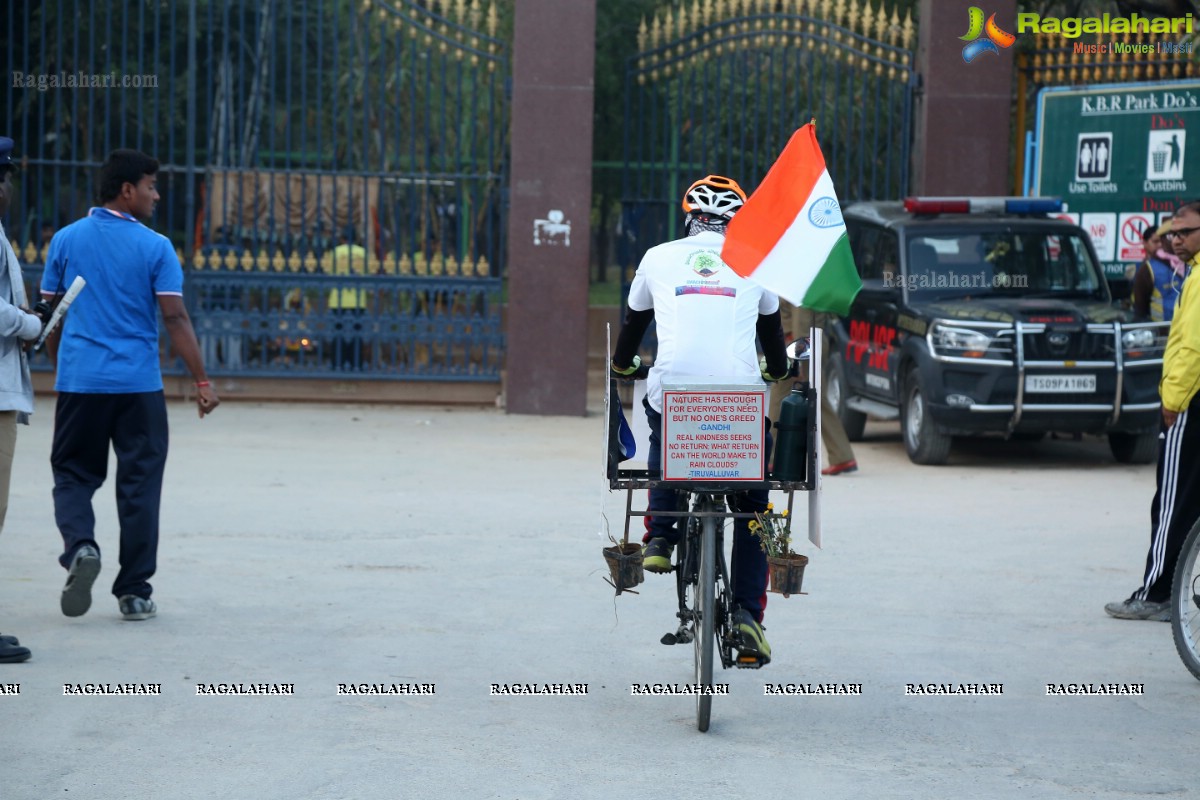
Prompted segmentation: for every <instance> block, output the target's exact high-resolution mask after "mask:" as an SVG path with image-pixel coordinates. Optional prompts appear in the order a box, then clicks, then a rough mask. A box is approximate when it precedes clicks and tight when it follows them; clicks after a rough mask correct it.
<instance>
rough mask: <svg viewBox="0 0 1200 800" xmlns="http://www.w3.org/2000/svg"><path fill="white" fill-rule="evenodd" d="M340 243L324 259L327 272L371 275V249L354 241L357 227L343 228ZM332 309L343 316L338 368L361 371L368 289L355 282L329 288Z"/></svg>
mask: <svg viewBox="0 0 1200 800" xmlns="http://www.w3.org/2000/svg"><path fill="white" fill-rule="evenodd" d="M340 242H341V243H340V244H338V246H337V247H335V248H333V249H332V250H330V251H329V252H328V253H326V254H325V257H324V258H323V259H321V269H322V270H323V271H324V272H325V274H326V275H337V276H340V277H347V276H353V277H360V276H364V275H366V274H367V251H366V249H365V248H363V247H362V246H360V245H357V244H355V243H354V228H346V229H345V230H344V231H342V235H341V239H340ZM329 310H330V311H331V312H332V313H333V314H334V316H335V317H339V319H338V322H337V324H336V325H335V326H334V327H335V329H336V330H337V332H338V337H337V339H336V340H335V342H334V351H333V366H334V369H343V370H347V371H354V370H358V369H359V368H360V367H361V365H362V357H363V356H362V349H363V347H362V346H363V337H362V326H363V320H362V317H364V316H365V315H366V313H367V292H366V290H365V289H362V288H359V287H358V286H357V285H355V284H354V282H352V281H346V282H345V283H343V284H339V285H338V286H335V287H334V288H332V289H330V290H329Z"/></svg>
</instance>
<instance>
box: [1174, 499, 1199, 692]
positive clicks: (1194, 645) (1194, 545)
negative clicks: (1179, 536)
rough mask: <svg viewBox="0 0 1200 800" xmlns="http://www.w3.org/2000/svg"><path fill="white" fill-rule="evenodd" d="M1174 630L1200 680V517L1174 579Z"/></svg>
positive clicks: (1183, 656)
mask: <svg viewBox="0 0 1200 800" xmlns="http://www.w3.org/2000/svg"><path fill="white" fill-rule="evenodd" d="M1171 633H1172V634H1174V637H1175V649H1176V650H1177V651H1179V657H1180V658H1181V659H1182V660H1183V664H1184V666H1186V667H1187V668H1188V670H1189V671H1190V672H1191V673H1192V675H1193V676H1194V677H1195V678H1196V679H1197V680H1200V520H1197V522H1196V524H1195V525H1193V526H1192V530H1191V531H1190V532H1189V533H1188V535H1187V538H1186V539H1184V541H1183V549H1181V550H1180V551H1179V561H1177V562H1176V563H1175V576H1174V578H1173V579H1172V580H1171Z"/></svg>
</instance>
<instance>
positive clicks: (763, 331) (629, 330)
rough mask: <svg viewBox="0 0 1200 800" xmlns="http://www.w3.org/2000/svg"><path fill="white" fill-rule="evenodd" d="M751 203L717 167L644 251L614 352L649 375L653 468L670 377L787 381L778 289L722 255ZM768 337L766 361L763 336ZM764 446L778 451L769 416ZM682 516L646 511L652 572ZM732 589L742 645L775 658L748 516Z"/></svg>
mask: <svg viewBox="0 0 1200 800" xmlns="http://www.w3.org/2000/svg"><path fill="white" fill-rule="evenodd" d="M745 202H746V193H745V192H743V191H742V188H741V187H740V186H738V184H737V182H736V181H733V180H731V179H729V178H724V177H721V176H719V175H709V176H707V177H705V178H701V179H700V180H698V181H696V182H695V183H693V184H692V185H691V186H690V187H689V188H688V190H687V192H685V193H684V197H683V204H682V205H683V211H684V213H685V214H686V215H687V216H686V218H685V222H684V227H685V229H686V231H687V235H686V236H685V237H684V238H682V239H677V240H675V241H671V242H666V243H665V244H660V245H658V246H657V247H652V248H651V249H650V250H648V251H647V252H646V255H645V256H644V257H643V258H642V262H641V264H640V265H639V266H638V270H637V274H636V275H635V276H634V279H633V284H632V285H631V286H630V289H629V308H628V312H627V314H626V317H625V324H624V326H623V327H622V329H621V334H620V336H619V337H618V339H617V345H616V348H615V351H614V353H613V363H612V370H613V372H614V373H615V374H616V375H618V376H619V377H623V378H630V377H641V376H643V375H646V376H647V379H648V384H647V396H646V400H645V408H646V419H647V421H648V422H649V425H650V451H649V454H648V459H647V460H648V464H647V466H648V469H649V470H650V472H651V474H655V473H658V472H659V471H660V468H661V462H662V443H661V431H662V387H663V382H664V380H666V381H667V382H669V381H670V380H671V377H672V376H690V377H703V376H712V377H720V378H728V379H730V380H731V381H734V382H738V383H754V382H761V381H764V380H767V381H776V380H782V379H783V378H784V377H786V375H787V370H788V363H787V353H786V350H785V346H784V338H783V326H782V324H781V320H780V314H779V298H777V297H776V296H775V295H774V294H772V293H771V292H768V291H766V290H765V289H763V288H762V287H761V286H758V285H757V284H755V283H752V282H750V281H748V280H746V279H745V278H743V277H741V276H740V275H738V274H737V273H735V272H734V271H733V270H732V269H730V268H729V267H728V266H726V265H725V263H724V262H723V261H722V260H721V246H722V245H723V244H724V241H725V226H726V225H727V224H728V222H729V220H730V219H731V218H732V217H733V215H734V214H735V213H736V212H737V210H738V209H739V208H741V206H742V204H744V203H745ZM652 321H653V322H654V323H655V324H656V326H657V332H658V355H657V356H656V358H655V362H654V366H653V367H651V368H649V369H648V370H647V369H646V367H644V366H643V365H642V364H641V360H640V358H639V357H638V356H637V355H636V353H637V350H638V347H639V345H640V344H641V341H642V336H643V335H644V334H645V332H646V329H647V328H648V327H649V325H650V323H651V322H652ZM756 339H757V340H758V341H759V342H760V343H761V345H762V351H763V356H764V358H765V366H763V365H762V364H760V360H759V356H758V350H757V348H756V346H755V340H756ZM767 427H768V433H767V442H766V451H767V453H770V450H771V437H770V433H769V428H770V426H769V425H768V426H767ZM767 494H768V493H767V491H766V490H765V489H764V490H756V491H747V492H741V493H739V494H737V495H733V496H730V502H731V505H733V504H736V506H737V509H736V510H738V511H743V512H750V511H765V510H766V508H767ZM677 508H678V492H677V491H676V490H674V489H651V490H650V501H649V504H648V509H647V510H648V511H650V512H654V511H656V510H658V511H667V510H671V511H674V510H676V509H677ZM678 519H679V518H678V517H654V516H653V514H651V515H650V516H647V517H646V536H645V542H646V545H645V547H644V548H643V551H642V563H643V566H644V567H645V569H647V570H648V571H650V572H660V573H661V572H670V571H671V553H672V551H673V550H674V547H675V545H676V544H677V543H678V542H679V530H678V528H677V527H676V522H677V520H678ZM733 531H734V535H733V560H732V563H731V570H732V593H733V600H734V605H735V606H736V609H735V611H734V620H733V621H734V627H735V628H736V629H737V630H738V632H739V636H740V640H741V642H740V646H739V650H740V651H741V652H742V653H743V654H747V653H749V654H753V655H756V656H758V658H759V660H760V662H761V663H763V664H765V663H767V662H768V661H770V656H771V648H770V646H769V645H768V644H767V640H766V636H765V635H764V634H763V631H762V619H763V610H764V608H765V607H766V602H767V599H766V587H767V561H766V554H765V553H763V551H762V548H761V547H760V546H759V543H758V541H757V540H756V539H755V538H754V536H753V535H751V533H750V530H749V520H747V519H738V520H735V522H734V526H733Z"/></svg>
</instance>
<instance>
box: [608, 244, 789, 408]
mask: <svg viewBox="0 0 1200 800" xmlns="http://www.w3.org/2000/svg"><path fill="white" fill-rule="evenodd" d="M724 243H725V237H724V236H723V235H722V234H719V233H715V232H712V231H705V232H703V233H699V234H697V235H695V236H688V237H686V238H684V239H676V240H675V241H672V242H666V243H665V244H660V245H658V246H657V247H652V248H650V250H648V251H647V252H646V255H645V256H644V257H643V258H642V263H641V264H640V265H638V270H637V275H635V276H634V278H633V285H632V286H630V287H629V308H630V309H631V310H633V311H648V310H649V309H654V322H655V324H656V325H657V327H658V355H657V356H656V357H655V359H654V366H653V367H651V369H650V375H649V378H648V379H647V386H646V391H647V397H648V398H649V400H650V406H651V407H652V408H653V409H654V410H655V411H658V412H659V413H661V412H662V385H663V382H664V381H665V382H667V383H670V382H671V380H672V378H682V377H718V378H729V379H730V381H731V382H735V383H762V373H761V372H760V371H759V368H758V350H757V349H756V348H755V344H754V343H755V338H756V336H757V330H756V325H757V324H758V315H759V314H773V313H774V312H776V311H778V310H779V298H778V297H776V296H775V295H774V294H773V293H772V292H768V291H766V290H765V289H763V288H762V287H761V286H759V285H758V284H755V283H752V282H751V281H748V280H746V279H745V278H743V277H741V276H740V275H738V274H737V273H736V272H734V271H733V270H732V269H730V268H729V267H727V266H726V265H725V262H723V261H722V260H721V246H722V245H723V244H724Z"/></svg>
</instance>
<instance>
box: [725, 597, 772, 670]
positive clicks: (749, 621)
mask: <svg viewBox="0 0 1200 800" xmlns="http://www.w3.org/2000/svg"><path fill="white" fill-rule="evenodd" d="M733 629H734V630H735V631H737V635H738V645H737V649H738V661H739V662H740V661H743V660H748V659H756V660H757V661H758V666H760V667H761V666H763V665H764V664H769V663H771V645H769V644H767V636H766V634H764V633H763V628H762V625H759V624H758V621H757V620H756V619H754V615H753V614H751V613H750V612H749V611H747V610H746V609H744V608H739V609H737V610H736V611H734V612H733Z"/></svg>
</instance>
